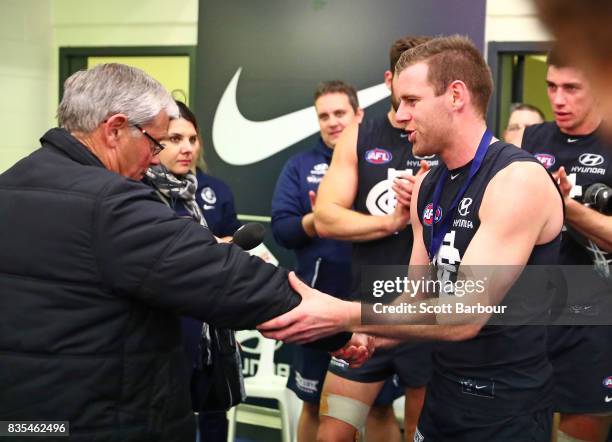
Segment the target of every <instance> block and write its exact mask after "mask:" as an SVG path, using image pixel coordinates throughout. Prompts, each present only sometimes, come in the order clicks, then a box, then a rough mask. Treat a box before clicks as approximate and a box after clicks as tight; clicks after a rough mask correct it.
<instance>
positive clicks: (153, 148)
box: [132, 124, 166, 156]
mask: <svg viewBox="0 0 612 442" xmlns="http://www.w3.org/2000/svg"><path fill="white" fill-rule="evenodd" d="M132 126H134V127H135V128H136V129H138V130H139V131H140V132H141V133H142V134H143V135H144V136H145V137H147V138H148V139H149V140H150V141H151V142H152V143H153V146H151V153H152V154H153V156H155V155H158V154H159V153H160V152H161V151H162V150H164V148H165V147H166V146H164V145H163V144H162V143H160V142H159V141H158V140H156V139H155V138H154V137H153V136H151V134H149V133H148V132H147V131H146V130H144V129H143V128H142V127H140V126H139V125H138V124H132Z"/></svg>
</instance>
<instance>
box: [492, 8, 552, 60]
mask: <svg viewBox="0 0 612 442" xmlns="http://www.w3.org/2000/svg"><path fill="white" fill-rule="evenodd" d="M486 14H487V15H486V22H485V42H486V43H488V42H490V41H548V40H550V39H551V37H550V35H549V34H548V33H547V32H546V31H545V30H544V28H543V27H542V25H541V24H540V22H539V21H538V18H537V16H536V14H535V9H534V7H533V4H532V0H487V13H486ZM485 52H486V48H485Z"/></svg>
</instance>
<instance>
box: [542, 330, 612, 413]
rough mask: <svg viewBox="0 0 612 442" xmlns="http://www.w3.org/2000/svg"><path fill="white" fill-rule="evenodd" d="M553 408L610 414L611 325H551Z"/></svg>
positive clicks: (549, 351) (549, 339) (611, 409)
mask: <svg viewBox="0 0 612 442" xmlns="http://www.w3.org/2000/svg"><path fill="white" fill-rule="evenodd" d="M548 353H549V358H550V362H551V364H552V366H553V376H554V390H553V394H554V402H553V409H554V410H555V411H560V412H562V413H584V414H588V413H610V412H612V326H603V325H590V326H587V325H582V326H574V325H572V326H552V327H549V328H548Z"/></svg>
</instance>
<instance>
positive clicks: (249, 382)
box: [227, 331, 300, 442]
mask: <svg viewBox="0 0 612 442" xmlns="http://www.w3.org/2000/svg"><path fill="white" fill-rule="evenodd" d="M236 336H237V339H238V341H239V342H243V341H245V340H247V339H250V338H253V337H257V338H258V340H259V342H258V345H257V348H258V349H259V350H260V357H259V364H258V367H257V373H256V374H255V375H254V376H251V377H250V378H246V379H245V380H244V387H245V391H246V395H247V397H249V398H260V399H275V400H276V401H278V407H279V412H280V420H281V425H280V430H281V435H282V441H283V442H292V440H295V437H296V434H297V421H298V416H299V405H300V404H299V399H298V398H297V396H296V395H295V393H293V392H292V391H291V390H289V389H288V388H287V378H286V377H284V376H279V375H277V374H276V373H275V371H274V351H275V350H276V341H275V340H273V339H268V338H265V337H263V336H262V335H261V334H260V333H259V332H248V331H247V332H242V331H240V332H237V334H236ZM237 407H241V405H238V406H237ZM237 407H233V408H232V409H231V410H229V412H228V416H227V418H228V421H229V427H228V435H227V440H228V442H234V439H235V437H236V421H237V412H236V411H237V410H236V408H237ZM257 408H259V407H250V409H249V411H250V412H251V413H253V412H255V413H256V412H257V411H256V410H257Z"/></svg>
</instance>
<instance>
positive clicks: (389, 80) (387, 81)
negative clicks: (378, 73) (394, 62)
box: [385, 71, 393, 91]
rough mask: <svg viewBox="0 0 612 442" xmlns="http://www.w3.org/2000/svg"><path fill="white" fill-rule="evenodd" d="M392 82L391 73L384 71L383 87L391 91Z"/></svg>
mask: <svg viewBox="0 0 612 442" xmlns="http://www.w3.org/2000/svg"><path fill="white" fill-rule="evenodd" d="M392 82H393V72H391V71H385V86H387V89H389V91H391V83H392Z"/></svg>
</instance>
